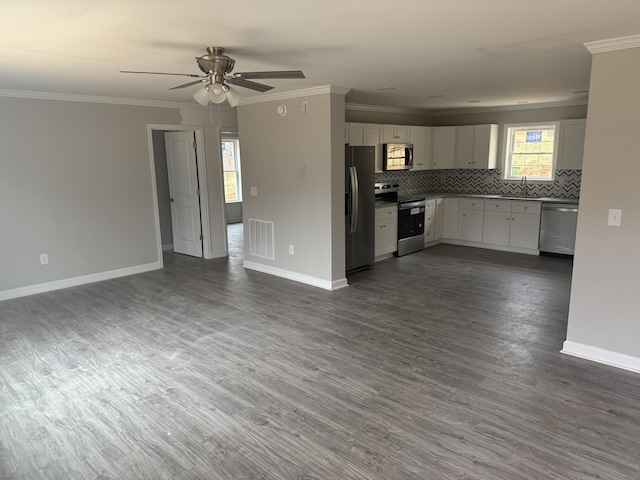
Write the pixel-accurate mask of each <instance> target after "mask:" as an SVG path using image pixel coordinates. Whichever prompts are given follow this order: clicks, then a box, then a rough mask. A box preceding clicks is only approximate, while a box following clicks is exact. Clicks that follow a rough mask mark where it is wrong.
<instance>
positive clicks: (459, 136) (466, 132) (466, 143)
mask: <svg viewBox="0 0 640 480" xmlns="http://www.w3.org/2000/svg"><path fill="white" fill-rule="evenodd" d="M473 131H474V126H473V125H465V126H462V127H456V152H455V153H456V168H473Z"/></svg>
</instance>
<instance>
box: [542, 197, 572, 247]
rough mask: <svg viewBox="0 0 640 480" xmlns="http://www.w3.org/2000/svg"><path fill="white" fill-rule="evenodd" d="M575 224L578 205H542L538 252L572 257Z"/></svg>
mask: <svg viewBox="0 0 640 480" xmlns="http://www.w3.org/2000/svg"><path fill="white" fill-rule="evenodd" d="M577 224H578V205H575V204H566V203H543V204H542V218H541V220H540V251H541V252H548V253H562V254H564V255H573V252H574V248H575V244H576V226H577Z"/></svg>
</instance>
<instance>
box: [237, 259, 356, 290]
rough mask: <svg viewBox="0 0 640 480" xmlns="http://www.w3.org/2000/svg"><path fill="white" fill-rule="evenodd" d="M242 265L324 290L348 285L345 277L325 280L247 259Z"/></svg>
mask: <svg viewBox="0 0 640 480" xmlns="http://www.w3.org/2000/svg"><path fill="white" fill-rule="evenodd" d="M243 266H244V268H246V269H248V270H255V271H257V272H262V273H268V274H269V275H274V276H276V277H282V278H286V279H288V280H293V281H296V282H300V283H304V284H307V285H312V286H314V287H319V288H323V289H325V290H337V289H339V288H344V287H347V286H349V284H348V283H347V279H346V278H341V279H339V280H334V281H331V282H330V281H327V280H322V279H321V278H317V277H312V276H310V275H304V274H302V273H297V272H291V271H289V270H284V269H282V268H277V267H271V266H269V265H264V264H262V263H255V262H251V261H247V260H245V261H244V263H243Z"/></svg>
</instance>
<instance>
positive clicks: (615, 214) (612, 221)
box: [607, 208, 622, 227]
mask: <svg viewBox="0 0 640 480" xmlns="http://www.w3.org/2000/svg"><path fill="white" fill-rule="evenodd" d="M607 225H609V226H611V227H619V226H620V225H622V210H621V209H620V208H610V209H609V221H608V222H607Z"/></svg>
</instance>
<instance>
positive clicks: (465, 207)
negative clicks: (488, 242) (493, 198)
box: [458, 198, 484, 242]
mask: <svg viewBox="0 0 640 480" xmlns="http://www.w3.org/2000/svg"><path fill="white" fill-rule="evenodd" d="M483 225H484V200H482V199H478V198H463V199H461V200H460V217H459V219H458V239H459V240H466V241H468V242H482V227H483Z"/></svg>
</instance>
